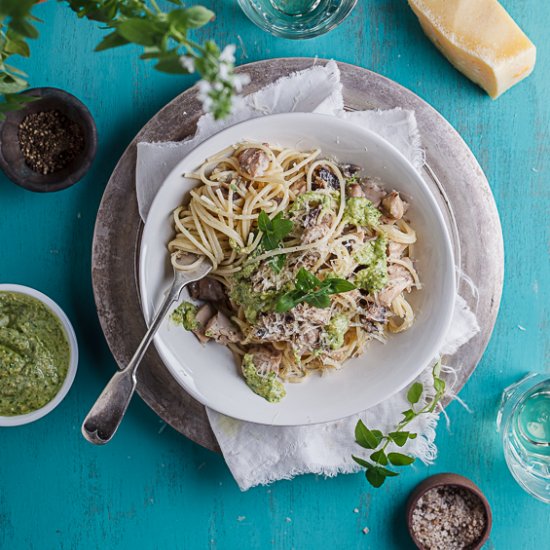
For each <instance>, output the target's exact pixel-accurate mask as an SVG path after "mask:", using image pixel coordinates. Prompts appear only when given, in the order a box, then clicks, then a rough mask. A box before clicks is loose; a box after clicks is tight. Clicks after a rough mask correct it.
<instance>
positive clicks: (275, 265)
mask: <svg viewBox="0 0 550 550" xmlns="http://www.w3.org/2000/svg"><path fill="white" fill-rule="evenodd" d="M285 261H286V256H285V255H284V254H279V255H278V256H273V258H271V259H270V260H269V261H268V264H269V265H270V267H271V269H272V270H273V271H274V272H275V273H280V272H281V271H282V269H283V266H284V265H285Z"/></svg>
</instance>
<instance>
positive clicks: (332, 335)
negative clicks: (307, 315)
mask: <svg viewBox="0 0 550 550" xmlns="http://www.w3.org/2000/svg"><path fill="white" fill-rule="evenodd" d="M348 328H349V319H348V318H347V317H346V316H345V315H335V316H334V317H333V318H332V319H331V320H330V322H329V324H328V325H327V326H326V327H325V333H326V338H327V343H328V345H329V347H330V349H340V348H341V347H342V346H343V345H344V336H345V335H346V332H347V331H348Z"/></svg>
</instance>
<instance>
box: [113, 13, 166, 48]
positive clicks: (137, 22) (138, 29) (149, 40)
mask: <svg viewBox="0 0 550 550" xmlns="http://www.w3.org/2000/svg"><path fill="white" fill-rule="evenodd" d="M118 32H119V33H120V35H122V37H124V38H125V39H126V40H127V41H128V42H133V43H134V44H140V45H141V46H155V45H156V43H157V40H158V39H159V38H160V37H161V36H162V32H160V31H159V29H158V27H157V26H156V24H155V23H154V22H153V21H148V20H146V19H127V20H126V21H123V22H122V23H120V25H118Z"/></svg>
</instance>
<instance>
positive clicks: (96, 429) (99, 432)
mask: <svg viewBox="0 0 550 550" xmlns="http://www.w3.org/2000/svg"><path fill="white" fill-rule="evenodd" d="M187 258H188V259H189V256H188V257H187ZM196 260H197V258H196V256H195V257H194V259H193V261H195V262H196ZM182 263H183V264H184V265H185V264H188V263H189V262H186V261H185V260H183V261H182ZM212 267H213V266H212V263H211V262H210V260H208V259H207V258H202V261H200V262H199V263H198V265H197V266H196V268H195V269H193V270H192V271H180V270H178V269H176V268H174V280H173V282H172V285H171V287H170V289H169V290H168V291H167V293H166V297H165V299H164V302H163V303H162V305H161V307H160V309H159V310H158V312H157V313H156V315H155V317H154V319H153V322H152V323H151V326H150V327H149V330H148V331H147V332H146V334H145V336H144V337H143V340H142V341H141V343H140V345H139V346H138V348H137V350H136V352H135V353H134V356H133V357H132V359H131V360H130V362H129V363H128V365H126V367H125V368H124V369H122V370H119V371H118V372H116V373H115V374H114V375H113V377H112V378H111V380H110V381H109V383H108V384H107V385H106V386H105V389H104V390H103V391H102V392H101V395H100V396H99V397H98V399H97V401H96V402H95V403H94V405H93V407H92V408H91V409H90V412H89V413H88V415H87V416H86V418H85V419H84V422H83V423H82V435H83V436H84V437H85V438H86V439H87V440H88V441H89V442H90V443H94V444H95V445H104V444H105V443H108V442H109V441H110V440H111V439H112V437H113V436H114V435H115V433H116V431H117V429H118V427H119V426H120V423H121V421H122V418H123V417H124V415H125V414H126V410H127V409H128V405H129V403H130V400H131V398H132V395H133V394H134V391H135V389H136V383H137V377H136V373H137V370H138V367H139V365H140V363H141V360H142V359H143V356H144V355H145V352H146V351H147V349H148V348H149V345H150V344H151V341H152V340H153V337H154V336H155V334H156V332H157V331H158V329H159V327H160V325H161V323H162V321H163V319H164V317H166V314H167V313H168V311H169V309H170V306H171V305H172V304H173V303H174V302H175V301H176V300H177V299H178V298H179V296H180V294H181V291H182V290H183V289H184V288H185V287H186V286H187V285H188V284H189V283H192V282H194V281H198V280H199V279H202V278H203V277H205V276H206V275H208V273H210V271H212Z"/></svg>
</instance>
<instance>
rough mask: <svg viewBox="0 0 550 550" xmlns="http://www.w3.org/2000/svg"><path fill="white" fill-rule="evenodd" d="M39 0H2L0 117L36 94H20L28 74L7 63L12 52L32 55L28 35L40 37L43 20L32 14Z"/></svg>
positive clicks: (23, 55)
mask: <svg viewBox="0 0 550 550" xmlns="http://www.w3.org/2000/svg"><path fill="white" fill-rule="evenodd" d="M34 4H35V0H0V95H2V96H3V97H4V101H3V102H2V103H0V120H4V118H5V116H6V113H7V112H8V111H16V110H18V109H20V108H21V107H23V105H24V104H25V103H28V102H30V101H33V100H34V98H32V97H29V96H24V95H18V94H19V92H22V91H23V90H25V89H26V88H27V87H28V82H27V79H26V77H27V75H26V74H25V73H24V72H23V71H20V70H19V69H17V68H15V67H14V66H13V65H9V64H8V63H7V60H8V58H10V57H11V56H12V55H20V56H22V57H29V55H30V49H29V45H28V44H27V39H29V38H37V37H38V29H37V28H36V27H35V26H34V24H33V23H34V22H40V20H39V19H38V18H36V17H34V16H33V15H32V14H31V9H32V7H33V6H34Z"/></svg>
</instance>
